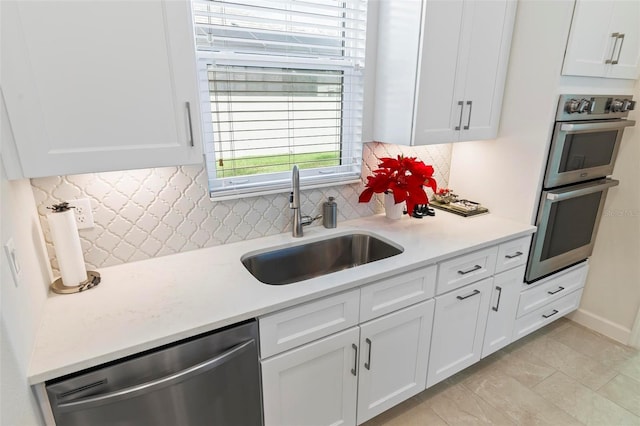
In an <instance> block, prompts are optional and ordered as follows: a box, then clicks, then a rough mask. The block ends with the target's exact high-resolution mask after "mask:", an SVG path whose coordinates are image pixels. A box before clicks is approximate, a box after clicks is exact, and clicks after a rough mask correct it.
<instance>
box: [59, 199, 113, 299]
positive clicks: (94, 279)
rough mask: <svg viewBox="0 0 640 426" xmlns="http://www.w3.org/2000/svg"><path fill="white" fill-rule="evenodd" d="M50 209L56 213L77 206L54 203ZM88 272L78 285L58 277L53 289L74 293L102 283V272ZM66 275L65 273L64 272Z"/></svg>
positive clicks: (64, 292) (62, 292)
mask: <svg viewBox="0 0 640 426" xmlns="http://www.w3.org/2000/svg"><path fill="white" fill-rule="evenodd" d="M47 208H48V209H49V210H52V211H53V212H54V213H63V212H66V211H68V210H70V209H73V208H75V207H73V206H69V203H66V202H64V203H60V204H54V205H53V206H51V207H47ZM86 272H87V279H86V280H84V281H81V282H80V283H79V284H78V285H75V286H67V285H65V284H64V283H63V282H62V277H60V278H58V279H57V280H55V281H54V282H53V283H51V286H50V287H51V290H52V291H53V292H54V293H58V294H72V293H80V292H82V291H85V290H89V289H91V288H93V287H95V286H97V285H98V284H100V280H101V278H100V274H99V273H98V272H96V271H86ZM62 275H64V273H63V274H62Z"/></svg>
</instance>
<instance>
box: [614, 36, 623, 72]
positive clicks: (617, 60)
mask: <svg viewBox="0 0 640 426" xmlns="http://www.w3.org/2000/svg"><path fill="white" fill-rule="evenodd" d="M618 38H619V39H620V40H622V41H621V42H620V47H619V48H618V57H617V58H616V60H615V61H611V65H616V64H617V63H618V62H620V54H621V53H622V45H623V44H624V34H620V35H619V36H618Z"/></svg>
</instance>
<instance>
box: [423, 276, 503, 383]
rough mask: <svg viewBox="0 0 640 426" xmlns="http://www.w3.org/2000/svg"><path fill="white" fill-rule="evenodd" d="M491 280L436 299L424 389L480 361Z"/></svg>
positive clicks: (488, 279) (485, 280)
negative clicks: (425, 386)
mask: <svg viewBox="0 0 640 426" xmlns="http://www.w3.org/2000/svg"><path fill="white" fill-rule="evenodd" d="M492 283H493V278H487V279H484V280H482V281H479V282H477V283H475V284H471V285H468V286H465V287H463V288H460V289H458V290H455V291H452V292H450V293H447V294H444V295H442V296H437V297H436V308H435V314H434V318H433V335H432V337H431V350H430V354H429V372H428V374H427V387H429V386H433V385H435V384H436V383H438V382H440V381H442V380H444V379H446V378H447V377H449V376H451V375H453V374H455V373H457V372H458V371H460V370H462V369H464V368H466V367H468V366H470V365H471V364H473V363H475V362H477V361H479V360H480V355H481V353H482V342H483V338H484V330H485V326H486V324H487V311H488V309H489V302H490V300H491V285H492Z"/></svg>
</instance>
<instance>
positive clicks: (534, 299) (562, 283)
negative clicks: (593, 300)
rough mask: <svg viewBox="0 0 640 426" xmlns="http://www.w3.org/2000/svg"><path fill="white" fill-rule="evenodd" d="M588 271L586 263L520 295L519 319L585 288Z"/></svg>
mask: <svg viewBox="0 0 640 426" xmlns="http://www.w3.org/2000/svg"><path fill="white" fill-rule="evenodd" d="M588 269H589V268H588V265H587V264H586V263H584V264H581V265H578V267H575V268H574V269H571V270H568V271H566V272H565V273H562V274H561V275H555V276H553V277H550V278H548V279H546V280H543V281H542V282H540V283H535V284H536V285H535V286H534V287H533V288H529V289H528V290H525V291H523V292H522V293H520V303H519V304H518V318H520V317H521V316H523V315H526V314H528V313H529V312H532V311H535V310H536V309H538V308H540V307H541V306H545V305H547V304H549V303H551V302H553V301H554V300H557V299H559V298H561V297H563V296H565V295H567V294H569V293H571V292H573V291H575V290H577V289H579V288H582V287H584V283H585V281H586V279H587V271H588Z"/></svg>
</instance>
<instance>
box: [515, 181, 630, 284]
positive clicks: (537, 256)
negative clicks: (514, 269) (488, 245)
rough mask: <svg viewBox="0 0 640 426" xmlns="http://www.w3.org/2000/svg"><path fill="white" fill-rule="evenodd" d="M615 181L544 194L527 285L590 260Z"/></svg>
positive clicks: (530, 256) (580, 185) (594, 183)
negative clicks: (587, 259)
mask: <svg viewBox="0 0 640 426" xmlns="http://www.w3.org/2000/svg"><path fill="white" fill-rule="evenodd" d="M618 183H619V182H618V181H617V180H614V179H599V180H596V181H592V182H587V183H582V184H578V185H571V186H568V187H563V188H559V189H554V190H549V191H543V192H542V199H541V201H540V208H539V209H538V218H537V220H536V226H537V227H538V229H537V231H536V234H535V236H534V239H533V242H532V247H531V251H530V254H529V261H528V265H527V272H526V281H527V282H533V281H535V280H537V279H540V278H542V277H544V276H546V275H549V274H551V273H553V272H556V271H559V270H561V269H563V268H566V267H568V266H571V265H574V264H576V263H578V262H581V261H583V260H585V259H586V258H588V257H589V256H590V255H591V252H592V251H593V245H594V243H595V238H596V232H597V230H598V225H599V223H600V216H601V215H602V210H603V208H604V202H605V199H606V197H607V190H608V189H609V188H611V187H612V186H616V185H618Z"/></svg>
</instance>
